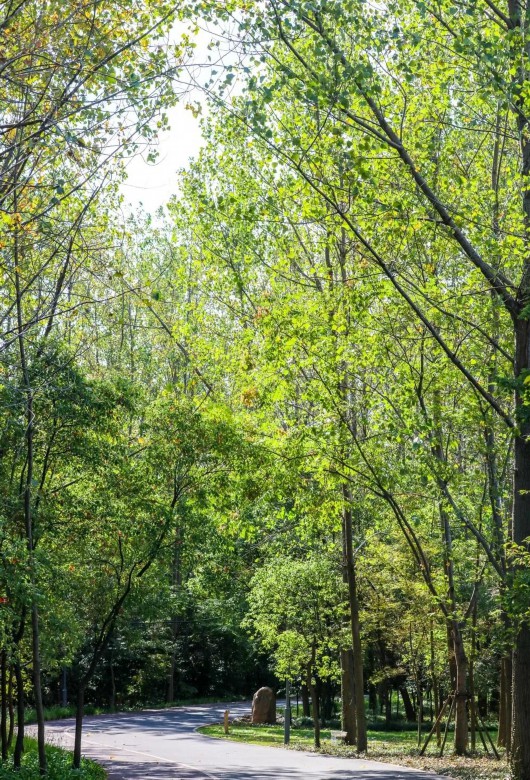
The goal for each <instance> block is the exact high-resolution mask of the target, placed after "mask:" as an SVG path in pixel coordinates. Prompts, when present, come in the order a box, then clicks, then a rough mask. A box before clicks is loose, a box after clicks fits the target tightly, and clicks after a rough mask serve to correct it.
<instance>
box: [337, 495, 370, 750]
mask: <svg viewBox="0 0 530 780" xmlns="http://www.w3.org/2000/svg"><path fill="white" fill-rule="evenodd" d="M343 490H344V499H345V502H344V511H343V528H342V532H343V539H344V552H345V561H344V566H345V569H346V580H347V583H348V601H349V607H350V622H351V633H352V648H353V671H354V679H355V711H356V716H357V749H358V750H359V752H360V753H365V752H366V750H367V749H368V738H367V735H366V714H365V711H364V674H363V650H362V644H361V626H360V620H359V599H358V596H357V579H356V574H355V559H354V556H353V527H352V510H351V496H350V494H349V490H348V488H347V486H344V488H343Z"/></svg>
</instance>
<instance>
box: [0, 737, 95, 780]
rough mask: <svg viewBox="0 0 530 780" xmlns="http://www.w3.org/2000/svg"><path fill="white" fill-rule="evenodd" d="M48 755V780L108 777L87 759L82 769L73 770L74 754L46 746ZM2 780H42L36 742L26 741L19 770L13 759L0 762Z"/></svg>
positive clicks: (86, 779)
mask: <svg viewBox="0 0 530 780" xmlns="http://www.w3.org/2000/svg"><path fill="white" fill-rule="evenodd" d="M46 755H47V758H48V774H47V775H46V780H105V778H106V777H107V773H106V772H105V770H104V769H103V767H102V766H99V764H95V763H94V762H93V761H89V759H87V758H83V759H82V762H81V768H80V769H78V770H76V769H72V754H71V753H69V752H68V751H66V750H61V748H58V747H54V746H53V745H47V746H46ZM0 780H40V774H39V761H38V755H37V742H36V740H34V739H25V740H24V755H23V758H22V766H21V768H20V769H19V770H17V771H15V770H14V769H13V764H12V759H11V758H9V759H8V760H7V761H5V762H0Z"/></svg>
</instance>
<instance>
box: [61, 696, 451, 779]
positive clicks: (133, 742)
mask: <svg viewBox="0 0 530 780" xmlns="http://www.w3.org/2000/svg"><path fill="white" fill-rule="evenodd" d="M226 707H228V708H229V709H230V717H240V716H242V715H248V714H249V712H250V703H249V702H246V703H237V704H228V705H227V704H209V705H204V706H192V707H178V708H175V709H169V710H145V711H143V712H132V713H120V714H117V715H99V716H94V717H87V718H86V719H85V728H84V733H83V754H84V755H85V756H88V757H89V758H93V759H95V760H97V761H99V762H100V763H102V764H103V765H104V766H105V767H106V769H107V770H108V772H109V778H110V780H437V777H436V775H432V774H428V773H424V772H416V771H414V770H412V769H408V768H406V767H397V766H392V765H390V764H381V763H378V762H375V761H366V760H364V759H345V758H335V757H331V756H320V755H315V754H312V753H308V752H303V751H298V750H286V749H284V748H276V747H263V746H260V745H247V744H244V743H238V742H230V741H225V740H220V739H212V738H211V737H206V736H204V735H202V734H198V733H197V731H196V729H197V728H198V727H199V726H203V725H205V724H207V723H214V722H219V721H221V720H222V717H223V713H224V710H225V708H226ZM46 727H47V728H46V732H47V740H48V741H49V742H51V743H52V744H57V745H61V746H63V747H68V748H71V747H72V746H73V735H74V722H73V721H72V720H64V721H55V722H53V723H49V724H46ZM438 780H440V779H438ZM445 780H447V778H445Z"/></svg>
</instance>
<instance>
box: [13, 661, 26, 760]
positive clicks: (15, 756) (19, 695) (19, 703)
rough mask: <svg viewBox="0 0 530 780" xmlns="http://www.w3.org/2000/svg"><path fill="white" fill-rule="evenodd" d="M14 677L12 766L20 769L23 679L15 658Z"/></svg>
mask: <svg viewBox="0 0 530 780" xmlns="http://www.w3.org/2000/svg"><path fill="white" fill-rule="evenodd" d="M14 668H15V679H16V681H17V739H16V742H15V750H14V752H13V766H14V767H15V769H20V765H21V763H22V753H23V752H24V714H25V713H24V681H23V679H22V667H21V666H20V661H19V660H18V659H17V660H16V661H15V664H14Z"/></svg>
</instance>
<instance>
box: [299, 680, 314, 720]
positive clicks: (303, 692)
mask: <svg viewBox="0 0 530 780" xmlns="http://www.w3.org/2000/svg"><path fill="white" fill-rule="evenodd" d="M300 696H301V697H302V715H303V717H304V718H310V717H311V710H310V709H309V690H308V688H307V685H305V684H303V685H302V687H301V689H300Z"/></svg>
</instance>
